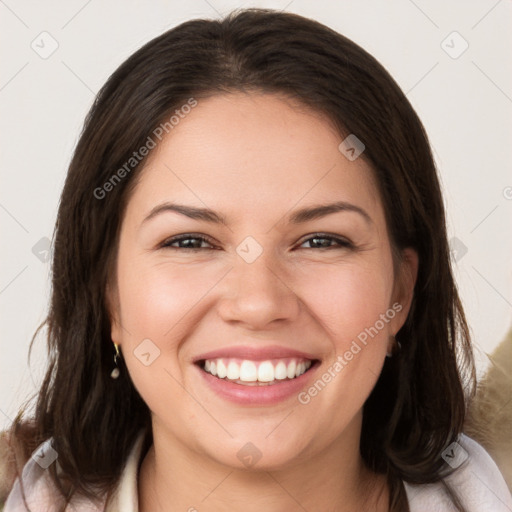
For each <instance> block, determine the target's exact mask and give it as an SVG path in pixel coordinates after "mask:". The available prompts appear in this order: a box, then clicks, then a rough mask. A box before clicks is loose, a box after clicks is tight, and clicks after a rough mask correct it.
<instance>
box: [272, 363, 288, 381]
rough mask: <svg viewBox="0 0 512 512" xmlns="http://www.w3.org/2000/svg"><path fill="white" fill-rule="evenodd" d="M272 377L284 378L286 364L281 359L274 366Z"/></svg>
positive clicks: (285, 375)
mask: <svg viewBox="0 0 512 512" xmlns="http://www.w3.org/2000/svg"><path fill="white" fill-rule="evenodd" d="M274 377H275V378H276V379H278V380H283V379H286V377H287V374H286V365H285V364H284V363H283V362H282V361H280V362H279V363H277V365H276V368H275V370H274Z"/></svg>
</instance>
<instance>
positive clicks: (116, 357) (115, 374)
mask: <svg viewBox="0 0 512 512" xmlns="http://www.w3.org/2000/svg"><path fill="white" fill-rule="evenodd" d="M114 347H115V349H116V353H115V355H114V364H115V365H116V367H115V368H114V369H113V370H112V373H111V374H110V377H112V378H113V379H117V378H118V377H119V375H120V373H121V372H120V371H119V364H118V362H119V359H120V357H121V354H120V353H119V345H118V344H117V343H114Z"/></svg>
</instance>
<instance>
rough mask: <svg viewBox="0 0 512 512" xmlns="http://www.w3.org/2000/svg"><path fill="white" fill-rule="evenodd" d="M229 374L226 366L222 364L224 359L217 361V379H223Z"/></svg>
mask: <svg viewBox="0 0 512 512" xmlns="http://www.w3.org/2000/svg"><path fill="white" fill-rule="evenodd" d="M227 374H228V371H227V369H226V366H225V365H224V363H223V362H222V359H217V377H219V379H223V378H224V377H226V375H227Z"/></svg>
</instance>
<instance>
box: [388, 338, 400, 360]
mask: <svg viewBox="0 0 512 512" xmlns="http://www.w3.org/2000/svg"><path fill="white" fill-rule="evenodd" d="M391 338H392V340H393V345H392V346H391V350H390V351H389V352H388V353H387V354H386V357H389V358H391V357H393V356H395V355H397V354H398V353H400V351H401V350H402V345H401V343H400V342H399V341H398V340H397V339H396V338H395V337H394V336H391Z"/></svg>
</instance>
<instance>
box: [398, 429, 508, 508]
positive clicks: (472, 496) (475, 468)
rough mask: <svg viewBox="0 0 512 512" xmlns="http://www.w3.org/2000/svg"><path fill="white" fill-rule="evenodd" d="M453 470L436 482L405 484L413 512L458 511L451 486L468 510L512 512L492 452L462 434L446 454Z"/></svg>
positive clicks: (503, 481) (506, 490)
mask: <svg viewBox="0 0 512 512" xmlns="http://www.w3.org/2000/svg"><path fill="white" fill-rule="evenodd" d="M442 457H443V459H444V460H445V461H446V463H447V464H448V465H449V466H451V467H452V468H453V470H454V471H453V473H451V474H450V475H449V476H447V477H446V478H444V480H443V482H438V483H435V484H423V485H412V484H408V483H405V489H406V492H407V497H408V500H409V506H410V510H411V512H424V511H425V510H428V511H429V512H452V511H455V510H456V508H455V507H454V505H453V503H452V501H451V500H450V498H449V495H448V493H447V491H446V487H449V488H450V489H451V490H452V492H453V493H454V494H456V495H457V497H458V498H459V499H460V501H461V503H462V504H463V506H464V507H465V509H466V510H467V512H510V511H511V510H512V497H511V495H510V491H509V489H508V487H507V485H506V483H505V480H504V479H503V476H502V475H501V473H500V471H499V469H498V467H497V466H496V464H495V463H494V461H493V460H492V458H491V457H490V455H489V454H488V453H487V452H486V451H485V450H484V449H483V448H482V447H481V446H480V445H479V444H478V443H477V442H476V441H474V440H473V439H471V438H469V437H467V436H465V435H461V436H460V438H459V440H458V442H455V443H452V444H451V445H450V446H448V448H447V449H446V450H445V451H444V452H443V454H442Z"/></svg>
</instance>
